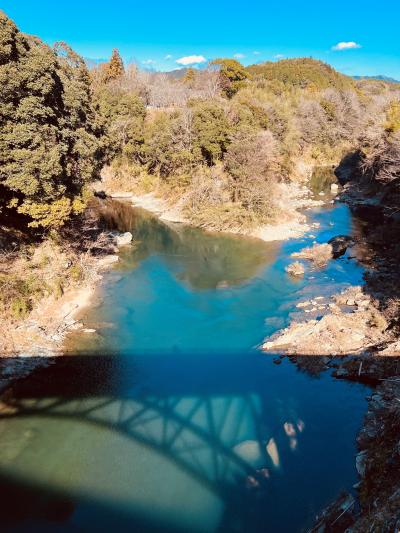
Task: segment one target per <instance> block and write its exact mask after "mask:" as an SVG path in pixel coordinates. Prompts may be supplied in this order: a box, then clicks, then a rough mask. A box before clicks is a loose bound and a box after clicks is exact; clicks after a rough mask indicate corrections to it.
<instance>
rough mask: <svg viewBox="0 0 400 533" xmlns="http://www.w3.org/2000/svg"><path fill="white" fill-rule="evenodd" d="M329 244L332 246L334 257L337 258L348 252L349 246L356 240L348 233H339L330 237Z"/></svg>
mask: <svg viewBox="0 0 400 533" xmlns="http://www.w3.org/2000/svg"><path fill="white" fill-rule="evenodd" d="M328 244H330V245H331V247H332V257H333V259H337V258H338V257H341V256H342V255H344V254H345V253H346V250H347V248H348V247H349V246H352V245H353V244H354V240H353V239H352V238H351V237H349V236H348V235H338V236H337V237H333V238H332V239H330V240H329V241H328Z"/></svg>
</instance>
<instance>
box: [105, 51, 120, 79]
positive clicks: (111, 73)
mask: <svg viewBox="0 0 400 533" xmlns="http://www.w3.org/2000/svg"><path fill="white" fill-rule="evenodd" d="M124 74H125V69H124V63H123V61H122V59H121V56H120V55H119V52H118V49H117V48H114V50H113V51H112V55H111V59H110V62H109V63H107V68H106V72H105V76H106V79H105V81H106V82H109V81H113V80H117V79H118V78H120V77H121V76H123V75H124Z"/></svg>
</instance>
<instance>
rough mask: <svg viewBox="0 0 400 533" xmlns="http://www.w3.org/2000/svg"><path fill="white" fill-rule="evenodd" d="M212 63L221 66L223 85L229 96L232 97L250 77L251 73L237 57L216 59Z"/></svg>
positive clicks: (221, 81)
mask: <svg viewBox="0 0 400 533" xmlns="http://www.w3.org/2000/svg"><path fill="white" fill-rule="evenodd" d="M212 65H218V66H219V69H220V70H219V72H220V83H221V87H222V90H223V92H224V94H225V96H227V97H228V98H232V96H233V95H234V94H236V93H237V92H238V91H239V89H241V88H242V87H243V86H244V85H245V82H246V80H247V79H248V78H249V73H248V72H247V71H246V69H245V68H244V66H243V65H242V64H241V63H239V61H236V59H215V60H214V61H213V62H212Z"/></svg>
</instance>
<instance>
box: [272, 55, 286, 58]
mask: <svg viewBox="0 0 400 533" xmlns="http://www.w3.org/2000/svg"><path fill="white" fill-rule="evenodd" d="M284 57H285V56H284V55H283V54H275V55H274V59H283V58H284Z"/></svg>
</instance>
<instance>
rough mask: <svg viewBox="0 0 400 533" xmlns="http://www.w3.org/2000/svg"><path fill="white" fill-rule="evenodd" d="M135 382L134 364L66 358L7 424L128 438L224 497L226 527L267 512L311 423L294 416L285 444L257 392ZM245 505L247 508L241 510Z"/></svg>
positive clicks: (29, 385) (42, 375)
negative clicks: (268, 498) (38, 422)
mask: <svg viewBox="0 0 400 533" xmlns="http://www.w3.org/2000/svg"><path fill="white" fill-rule="evenodd" d="M134 375H135V368H134V367H133V366H132V362H131V361H128V360H118V358H112V357H95V356H87V357H78V356H77V357H65V359H64V360H62V361H60V362H59V361H54V365H52V366H51V367H50V368H47V369H44V370H41V371H39V372H38V373H37V375H36V376H34V377H33V378H28V379H27V380H25V381H22V382H21V383H20V384H17V386H16V387H15V389H14V391H13V394H12V395H11V396H10V397H9V398H8V399H7V400H6V409H4V410H3V412H2V414H1V415H0V418H2V419H3V420H4V419H8V418H11V419H12V418H29V417H40V418H44V419H50V420H51V419H53V420H54V421H59V420H62V419H67V420H72V421H76V422H79V423H84V424H86V425H87V424H90V425H92V426H93V427H94V428H96V427H99V428H106V429H108V430H110V431H111V432H117V433H119V434H122V435H124V436H125V437H127V438H129V439H132V440H133V441H134V442H139V443H141V444H143V445H145V446H146V447H148V448H150V449H152V450H154V451H156V452H157V453H159V454H162V455H163V456H165V458H166V459H167V460H169V461H172V462H174V463H175V464H176V465H177V466H178V467H179V468H181V469H183V470H184V471H185V472H186V473H188V474H189V475H190V476H192V477H193V478H195V479H196V480H197V481H198V482H200V483H202V484H204V485H206V486H207V487H208V488H210V489H211V490H212V491H213V492H215V493H216V494H217V495H218V496H219V497H220V498H222V499H223V501H224V502H225V505H226V509H227V512H226V514H225V516H224V524H225V526H227V524H228V523H231V521H232V520H233V519H235V520H236V521H237V520H239V521H241V520H244V518H243V516H242V517H241V513H244V515H245V516H246V520H249V515H248V511H249V510H250V509H252V502H253V504H255V505H259V503H260V502H261V501H260V497H263V495H265V494H266V493H267V490H268V484H269V483H270V481H271V477H272V478H273V476H274V475H275V474H274V472H275V471H277V470H278V469H279V468H280V461H281V458H280V450H279V438H280V440H281V442H282V437H283V436H287V443H288V446H289V447H290V449H292V450H295V448H296V446H297V438H298V436H299V435H300V433H301V432H302V431H303V430H304V424H303V422H302V421H299V419H298V418H296V417H294V418H293V416H292V417H291V418H290V419H288V420H286V421H285V422H284V423H283V424H282V421H280V422H279V427H280V433H281V435H280V437H279V436H278V435H273V434H272V433H271V429H270V421H271V419H273V418H274V417H276V416H277V410H275V411H272V412H271V405H269V406H268V409H269V410H268V411H267V407H266V405H265V404H264V400H263V399H262V397H261V396H260V395H259V394H258V393H257V391H251V390H246V387H244V388H243V390H238V391H234V390H232V391H231V392H229V393H226V394H225V395H223V396H221V395H218V394H216V393H212V392H209V393H208V394H207V393H206V391H205V390H203V386H202V381H200V382H199V384H200V388H199V390H193V388H194V387H193V383H188V386H187V392H184V390H185V384H184V383H183V384H182V383H178V384H177V385H175V386H174V384H171V386H170V387H169V388H168V390H166V391H160V395H157V394H154V393H153V392H152V393H144V392H141V390H137V391H135V389H134V387H133V388H132V377H133V376H134ZM130 381H131V388H130V390H126V387H127V386H128V383H129V382H130ZM194 382H195V383H197V381H196V380H194ZM238 383H239V382H238ZM128 388H129V387H128ZM267 421H268V423H267ZM274 425H275V427H276V424H272V426H274ZM45 427H46V428H47V429H46V430H47V431H48V428H49V426H48V425H46V426H45ZM55 427H56V426H55ZM93 435H94V438H96V432H95V430H94V433H93ZM43 438H44V439H46V435H45V434H44V435H43ZM111 442H112V441H111ZM71 453H73V451H71ZM138 460H140V459H139V458H138ZM243 499H245V500H246V501H247V506H248V507H247V509H244V508H242V507H240V505H239V504H241V502H242V501H243ZM238 505H239V507H238ZM228 510H229V512H228ZM253 519H254V518H253ZM225 526H224V527H225ZM241 530H242V531H243V530H244V529H243V528H242V529H241Z"/></svg>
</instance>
